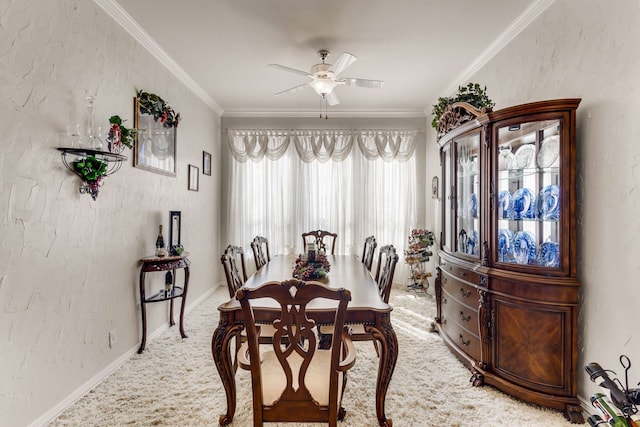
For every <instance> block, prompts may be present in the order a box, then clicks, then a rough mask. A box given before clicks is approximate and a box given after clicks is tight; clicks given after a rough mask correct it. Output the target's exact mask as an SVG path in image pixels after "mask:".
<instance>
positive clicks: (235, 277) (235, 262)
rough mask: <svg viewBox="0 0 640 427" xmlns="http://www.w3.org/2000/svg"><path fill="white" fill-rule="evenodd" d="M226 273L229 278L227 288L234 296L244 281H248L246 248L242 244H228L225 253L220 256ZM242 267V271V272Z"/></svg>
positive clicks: (230, 294) (231, 295)
mask: <svg viewBox="0 0 640 427" xmlns="http://www.w3.org/2000/svg"><path fill="white" fill-rule="evenodd" d="M220 261H221V262H222V266H223V267H224V274H225V277H226V278H227V288H228V289H229V296H230V297H231V298H233V297H234V295H235V294H236V291H237V290H238V289H240V288H241V287H242V286H243V285H244V282H246V281H247V268H246V266H245V263H244V250H243V249H242V248H241V247H240V246H233V245H229V246H227V249H225V251H224V253H223V254H222V256H221V257H220ZM240 269H242V273H240Z"/></svg>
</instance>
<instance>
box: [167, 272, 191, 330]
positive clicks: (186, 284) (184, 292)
mask: <svg viewBox="0 0 640 427" xmlns="http://www.w3.org/2000/svg"><path fill="white" fill-rule="evenodd" d="M175 282H176V272H175V271H174V272H173V284H174V285H175ZM188 289H189V266H187V267H185V268H184V289H182V305H181V306H180V335H181V336H182V338H189V336H188V335H187V334H186V333H185V332H184V307H185V306H186V305H187V290H188ZM171 301H173V300H171ZM171 318H172V319H173V315H172V316H171Z"/></svg>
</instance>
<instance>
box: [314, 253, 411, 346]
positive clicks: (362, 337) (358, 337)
mask: <svg viewBox="0 0 640 427" xmlns="http://www.w3.org/2000/svg"><path fill="white" fill-rule="evenodd" d="M399 258H400V257H399V256H398V254H397V253H396V249H395V248H394V247H393V245H386V246H382V247H381V248H380V252H379V254H378V268H377V271H376V277H375V280H376V284H377V286H378V294H379V295H380V298H381V299H382V300H383V301H384V302H386V303H389V296H390V295H391V286H392V284H393V276H394V274H395V271H396V264H398V259H399ZM349 326H350V327H351V340H352V341H373V348H374V349H375V350H376V355H378V357H380V350H379V349H378V342H377V341H376V339H375V338H374V337H373V336H372V335H371V334H370V333H368V332H367V331H366V330H365V326H364V325H363V324H361V323H355V324H349ZM332 331H333V325H330V324H328V325H322V326H321V327H320V333H321V335H322V340H323V343H324V342H325V340H327V339H330V338H328V337H329V336H330V335H331V334H332Z"/></svg>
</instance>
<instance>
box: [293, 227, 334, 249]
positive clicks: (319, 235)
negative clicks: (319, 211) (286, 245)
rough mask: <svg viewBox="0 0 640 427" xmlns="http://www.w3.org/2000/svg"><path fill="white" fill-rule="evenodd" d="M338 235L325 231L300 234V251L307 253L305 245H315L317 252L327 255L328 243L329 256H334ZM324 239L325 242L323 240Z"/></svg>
mask: <svg viewBox="0 0 640 427" xmlns="http://www.w3.org/2000/svg"><path fill="white" fill-rule="evenodd" d="M337 238H338V234H336V233H332V232H330V231H325V230H316V231H307V232H306V233H302V251H303V252H305V253H306V252H307V244H308V243H311V242H313V243H315V244H316V249H317V250H321V249H322V250H324V252H325V253H327V254H328V253H329V251H328V250H327V245H328V243H330V244H331V255H335V251H336V239H337ZM325 239H326V240H325Z"/></svg>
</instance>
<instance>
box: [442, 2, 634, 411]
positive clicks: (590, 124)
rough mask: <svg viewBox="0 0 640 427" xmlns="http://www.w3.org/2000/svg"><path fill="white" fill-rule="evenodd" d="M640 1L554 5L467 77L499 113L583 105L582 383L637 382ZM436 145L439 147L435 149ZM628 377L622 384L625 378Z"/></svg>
mask: <svg viewBox="0 0 640 427" xmlns="http://www.w3.org/2000/svg"><path fill="white" fill-rule="evenodd" d="M638 40H640V2H638V0H618V1H615V2H611V1H601V0H582V1H576V0H557V1H556V2H555V3H554V4H553V5H551V7H549V9H547V10H546V11H545V12H544V14H542V15H541V16H540V17H538V18H537V19H536V21H534V22H533V23H532V24H531V25H530V26H529V27H528V28H527V29H526V30H525V31H523V32H522V33H521V34H520V35H519V36H518V37H517V38H516V39H515V40H513V41H512V42H511V43H510V44H509V45H508V46H507V47H506V48H504V49H503V50H502V51H501V52H500V53H499V54H498V55H497V56H496V57H494V58H493V59H492V60H491V61H490V62H489V63H488V64H487V65H486V66H484V67H483V69H482V70H481V71H480V72H478V73H477V74H475V75H474V76H473V77H472V78H471V79H470V80H471V81H473V82H478V83H480V84H481V85H486V86H487V91H488V94H489V96H490V97H491V98H492V99H493V100H494V101H495V102H496V107H495V108H496V109H500V108H504V107H508V106H510V105H516V104H522V103H526V102H532V101H538V100H544V99H554V98H573V97H576V98H582V103H581V104H580V107H579V108H578V112H577V121H578V123H577V143H578V148H577V150H578V167H577V172H578V179H577V181H578V187H577V199H578V200H577V211H578V240H577V244H578V276H579V279H580V281H581V282H582V284H583V286H582V288H581V304H582V305H581V309H580V320H579V322H580V325H579V344H578V351H579V354H578V356H579V358H578V366H579V372H578V373H577V375H578V378H579V380H578V386H579V394H580V396H581V397H583V398H586V399H588V398H589V397H590V396H591V394H593V393H594V392H596V391H597V387H595V386H594V384H593V383H591V381H590V380H589V378H588V376H587V375H586V373H585V372H584V370H583V367H584V365H585V364H586V363H589V362H593V361H597V362H599V363H600V364H601V365H602V366H603V367H605V368H609V369H613V370H615V371H617V372H618V373H619V374H623V370H622V369H621V367H620V364H619V362H618V356H619V355H620V354H627V355H628V356H629V357H630V358H631V360H632V362H633V363H634V365H635V366H634V368H632V370H631V372H630V382H631V384H632V385H635V384H636V383H637V382H638V381H640V368H638V366H640V334H639V333H638V329H637V326H638V313H639V312H640V283H638V282H639V280H640V279H639V277H640V263H638V258H640V238H639V237H640V222H639V221H638V219H637V216H638V213H640V187H639V184H640V143H639V141H638V139H639V137H640V120H639V117H640V97H639V95H640V83H639V82H640V54H639V53H640V50H639V48H638ZM431 147H432V146H431ZM621 378H623V377H621Z"/></svg>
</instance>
